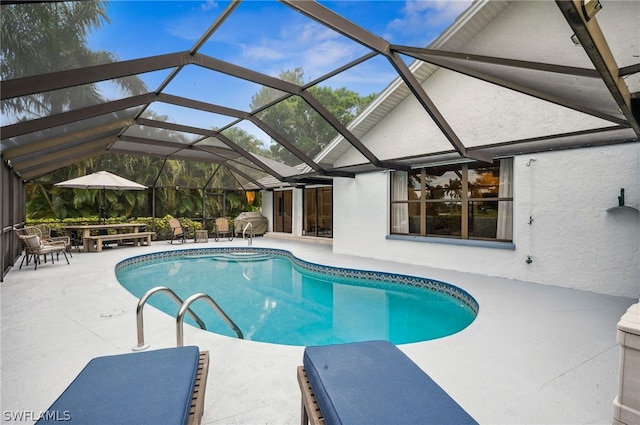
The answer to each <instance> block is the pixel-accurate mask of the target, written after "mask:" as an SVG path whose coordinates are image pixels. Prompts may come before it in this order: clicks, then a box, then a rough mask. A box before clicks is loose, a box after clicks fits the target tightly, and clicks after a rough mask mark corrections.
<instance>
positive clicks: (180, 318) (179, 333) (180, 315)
mask: <svg viewBox="0 0 640 425" xmlns="http://www.w3.org/2000/svg"><path fill="white" fill-rule="evenodd" d="M200 298H203V299H204V300H205V301H207V302H208V303H209V305H211V307H213V309H214V310H215V312H216V313H218V315H219V316H220V317H222V319H223V320H224V321H225V322H226V323H227V325H229V327H230V328H231V329H233V331H234V332H235V333H236V335H238V338H240V339H244V335H243V334H242V331H241V330H240V328H239V327H238V325H236V324H235V323H234V322H233V320H231V318H230V317H229V316H227V313H225V312H224V311H223V310H222V308H220V306H219V305H218V303H216V302H215V301H214V300H213V298H211V297H210V296H209V295H207V294H203V293H199V294H193V295H191V296H190V297H189V298H187V300H186V301H185V302H184V303H182V306H181V307H180V311H178V316H177V317H176V335H177V344H176V345H177V346H178V347H182V346H183V345H184V333H183V327H182V322H183V319H184V314H185V313H186V312H188V311H189V306H190V305H191V303H193V302H194V301H196V300H198V299H200Z"/></svg>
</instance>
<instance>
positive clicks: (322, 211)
mask: <svg viewBox="0 0 640 425" xmlns="http://www.w3.org/2000/svg"><path fill="white" fill-rule="evenodd" d="M304 234H305V235H307V236H318V237H324V238H331V237H333V188H332V187H313V188H306V189H305V190H304Z"/></svg>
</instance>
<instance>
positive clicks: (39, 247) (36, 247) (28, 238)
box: [18, 233, 70, 270]
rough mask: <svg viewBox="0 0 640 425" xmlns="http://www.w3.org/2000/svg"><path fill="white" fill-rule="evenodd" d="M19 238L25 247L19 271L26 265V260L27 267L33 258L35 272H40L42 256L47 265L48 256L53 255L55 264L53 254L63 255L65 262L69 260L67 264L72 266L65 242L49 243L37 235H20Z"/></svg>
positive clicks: (52, 260)
mask: <svg viewBox="0 0 640 425" xmlns="http://www.w3.org/2000/svg"><path fill="white" fill-rule="evenodd" d="M18 238H19V239H20V241H21V242H22V244H23V246H24V257H23V258H22V261H21V262H20V267H19V269H22V264H23V263H24V261H25V258H26V260H27V265H28V264H29V258H33V262H34V264H35V270H38V264H39V263H40V256H44V258H45V263H46V261H47V254H51V263H53V262H54V259H53V254H56V255H59V254H60V253H62V254H63V255H64V258H65V260H67V264H70V263H69V257H67V244H66V243H65V242H64V241H47V240H43V239H40V237H39V236H38V235H35V234H20V233H18Z"/></svg>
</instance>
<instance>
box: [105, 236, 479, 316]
mask: <svg viewBox="0 0 640 425" xmlns="http://www.w3.org/2000/svg"><path fill="white" fill-rule="evenodd" d="M240 253H241V254H251V253H255V254H260V255H262V256H264V255H273V256H280V257H286V258H288V259H289V260H291V261H292V262H293V264H294V265H295V266H296V267H297V268H299V269H302V270H304V271H305V272H307V273H309V274H312V275H318V277H321V276H326V275H330V276H331V277H332V278H333V279H337V280H338V281H339V283H346V284H348V283H350V282H349V280H353V279H355V280H362V281H366V282H367V284H369V285H370V286H383V285H385V284H386V285H388V284H389V283H394V284H400V285H405V286H409V287H413V288H422V289H428V290H432V291H435V292H438V293H441V294H445V295H448V296H450V297H453V298H455V299H456V300H458V301H460V302H461V303H463V304H464V305H466V306H467V307H468V308H469V309H471V311H473V313H474V314H475V315H476V316H477V315H478V311H479V305H478V302H477V301H476V300H475V298H473V297H472V296H471V295H470V294H469V293H468V292H467V291H465V290H463V289H460V288H458V287H457V286H454V285H451V284H449V283H445V282H441V281H438V280H434V279H428V278H424V277H417V276H408V275H401V274H395V273H388V272H379V271H370V270H357V269H349V268H342V267H334V266H326V265H322V264H316V263H311V262H309V261H305V260H301V259H300V258H298V257H296V256H294V255H293V254H292V253H291V252H289V251H286V250H283V249H275V248H243V247H224V248H192V249H182V250H173V251H162V252H155V253H151V254H144V255H139V256H136V257H131V258H127V259H126V260H123V261H121V262H119V263H118V264H116V267H115V272H116V276H117V275H118V273H119V272H121V271H123V270H126V269H127V268H129V267H132V266H137V265H141V264H153V263H155V262H160V261H166V260H167V259H171V258H176V259H177V258H189V257H202V256H210V255H216V254H240ZM247 259H248V258H244V259H238V260H239V261H247ZM351 283H352V282H351ZM387 289H388V288H387Z"/></svg>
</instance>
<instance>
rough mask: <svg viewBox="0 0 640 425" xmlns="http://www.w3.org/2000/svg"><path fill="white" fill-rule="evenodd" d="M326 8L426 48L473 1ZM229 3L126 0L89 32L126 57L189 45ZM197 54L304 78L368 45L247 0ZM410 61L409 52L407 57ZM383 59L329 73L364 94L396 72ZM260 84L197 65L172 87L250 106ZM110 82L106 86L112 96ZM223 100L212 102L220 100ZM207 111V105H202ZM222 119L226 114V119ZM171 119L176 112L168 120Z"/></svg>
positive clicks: (159, 108)
mask: <svg viewBox="0 0 640 425" xmlns="http://www.w3.org/2000/svg"><path fill="white" fill-rule="evenodd" d="M321 3H322V4H323V5H324V6H325V7H327V8H329V9H331V10H333V11H334V12H337V13H339V14H341V15H342V16H344V17H345V18H347V19H349V20H351V21H352V22H354V23H356V24H357V25H359V26H361V27H363V28H364V29H366V30H369V31H371V32H374V33H375V34H376V35H378V36H379V37H382V38H384V39H385V40H386V41H388V42H390V43H392V44H401V45H410V46H420V47H424V46H426V45H428V44H429V43H430V42H431V41H433V40H434V39H435V38H436V37H437V36H438V35H439V34H440V33H441V32H442V31H443V30H444V29H446V28H447V27H448V26H449V25H450V24H451V23H452V22H453V20H454V19H455V17H456V16H458V15H459V14H460V13H461V12H463V11H464V10H465V9H466V8H467V7H468V6H469V5H470V3H471V0H430V1H425V0H407V1H401V0H390V1H367V0H353V1H346V0H345V1H322V2H321ZM228 4H229V2H223V1H196V0H191V1H170V0H164V1H157V0H156V1H152V0H141V1H125V0H115V1H114V0H112V1H111V2H109V3H108V7H107V15H108V16H109V19H110V21H111V22H110V23H109V24H108V23H104V24H103V25H102V27H101V28H100V29H99V30H98V31H95V32H94V33H92V34H90V35H89V37H88V44H89V47H90V48H91V49H95V50H107V51H110V52H112V53H113V54H115V55H116V57H117V58H118V59H119V60H128V59H137V58H143V57H148V56H154V55H160V54H166V53H174V52H179V51H186V50H189V49H190V48H192V47H193V45H194V44H195V43H196V41H197V40H198V39H199V38H200V37H201V35H202V34H203V33H204V32H205V31H206V29H207V28H208V27H209V26H210V25H211V24H212V23H213V22H215V20H216V18H217V17H218V16H219V15H220V13H221V12H222V11H223V10H224V9H225V8H226V7H227V6H228ZM199 53H202V54H205V55H208V56H212V57H214V58H217V59H221V60H224V61H227V62H231V63H233V64H236V65H240V66H243V67H246V68H250V69H253V70H256V71H258V72H261V73H263V74H267V75H270V76H274V77H277V76H278V75H279V74H280V73H281V72H283V71H287V70H293V69H295V68H302V69H303V70H304V76H305V82H307V81H311V80H313V79H315V78H317V77H320V76H322V75H324V74H326V73H328V72H330V71H331V70H333V69H335V68H337V67H338V66H341V65H344V64H347V63H349V62H350V61H352V60H354V59H356V58H358V57H360V56H362V55H364V54H366V53H368V50H367V49H365V48H364V47H363V46H361V45H359V44H358V43H355V42H353V41H351V40H349V39H348V38H346V37H344V36H342V35H340V34H338V33H336V32H334V31H332V30H330V29H328V28H326V27H324V26H322V25H320V24H318V23H316V22H314V21H312V20H311V19H309V18H307V17H305V16H304V15H302V14H300V13H298V12H296V11H294V10H293V9H291V8H289V7H287V6H286V5H284V4H281V3H279V2H276V1H271V0H262V1H258V0H245V1H243V2H241V3H240V5H239V6H238V7H237V8H236V9H235V11H234V12H233V13H232V15H231V16H230V17H229V18H228V19H227V20H226V21H225V22H224V23H223V24H222V26H221V27H219V28H218V29H217V31H216V32H215V33H214V34H213V36H212V37H211V38H210V39H209V40H208V41H207V42H206V43H205V44H204V45H203V47H202V48H201V49H200V50H199ZM406 60H407V62H410V61H411V59H410V58H408V59H406ZM167 75H168V71H158V72H154V73H149V74H147V75H143V76H141V78H142V79H143V80H144V81H145V83H146V84H147V87H148V88H149V89H150V90H155V89H156V88H158V86H159V85H160V84H161V82H162V81H163V80H164V79H165V77H166V76H167ZM396 75H397V74H396V73H395V71H394V70H393V69H392V68H391V66H390V64H389V63H388V61H387V60H386V59H384V58H380V57H377V58H374V59H372V60H369V61H367V62H365V63H364V64H361V65H359V66H358V67H356V68H354V69H352V70H349V71H347V72H345V73H343V74H340V75H339V76H336V77H333V78H332V79H330V80H328V81H327V82H326V83H324V84H325V85H329V86H331V87H333V88H340V87H347V88H349V89H350V90H353V91H356V92H358V93H360V94H361V95H368V94H371V93H379V92H380V91H382V90H383V89H384V88H385V87H386V86H387V85H388V84H389V83H391V82H392V81H393V79H394V78H395V77H396ZM260 88H261V87H260V86H258V85H256V84H253V83H247V82H242V81H239V80H238V79H235V78H232V77H228V76H224V75H221V74H218V73H214V72H212V71H210V70H206V69H203V68H200V67H196V66H189V67H185V68H184V69H183V71H181V72H180V75H179V76H178V78H176V79H175V80H174V81H173V82H172V83H171V84H170V85H169V87H167V89H166V90H165V93H170V94H179V95H183V96H186V97H192V98H195V99H198V100H202V101H207V102H210V103H216V104H220V105H223V106H227V107H231V108H236V109H240V110H245V111H248V110H250V106H249V105H250V102H251V96H253V95H254V94H256V93H257V92H258V91H259V90H260ZM109 90H115V89H112V88H109V87H107V86H106V85H105V86H104V88H103V91H105V95H106V96H107V97H117V95H110V94H109V93H108V91H109ZM213 99H215V101H214V102H212V100H213ZM152 109H153V110H154V111H155V112H157V113H160V114H165V115H169V116H170V117H175V116H177V115H180V117H181V118H180V120H183V116H184V114H188V115H189V117H190V119H191V120H192V121H193V123H190V125H196V126H199V127H202V125H201V124H200V125H197V124H196V123H199V122H202V121H205V120H206V121H207V122H208V123H209V125H206V127H207V128H211V127H212V126H217V127H221V126H222V125H224V123H225V122H228V121H229V119H228V118H226V117H225V118H221V120H220V121H216V120H213V121H216V122H215V123H214V124H211V121H212V117H210V116H209V114H206V115H207V116H206V117H205V116H200V114H198V113H193V112H187V111H184V110H181V109H182V108H179V107H173V106H170V105H166V104H158V103H157V102H156V103H154V104H153V108H152ZM203 114H204V113H203ZM219 118H220V117H219ZM170 120H171V119H170Z"/></svg>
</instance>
